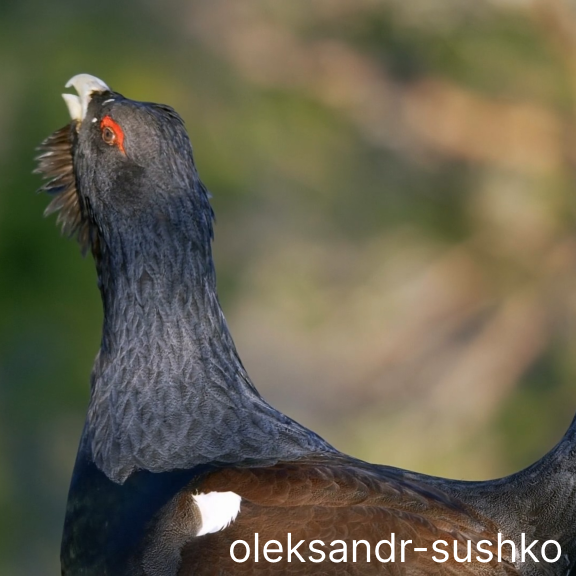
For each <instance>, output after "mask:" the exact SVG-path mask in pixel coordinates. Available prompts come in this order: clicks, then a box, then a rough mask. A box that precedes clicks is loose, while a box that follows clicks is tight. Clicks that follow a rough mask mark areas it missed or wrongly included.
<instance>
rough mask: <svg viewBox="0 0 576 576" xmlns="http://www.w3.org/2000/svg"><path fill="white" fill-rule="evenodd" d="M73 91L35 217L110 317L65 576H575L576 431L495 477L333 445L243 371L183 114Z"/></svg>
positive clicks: (49, 145) (54, 138)
mask: <svg viewBox="0 0 576 576" xmlns="http://www.w3.org/2000/svg"><path fill="white" fill-rule="evenodd" d="M69 86H73V87H74V88H75V89H76V90H77V92H78V94H79V96H76V95H72V94H65V95H64V98H65V100H66V103H67V105H68V108H69V111H70V114H71V116H72V122H71V123H70V124H68V125H66V126H65V127H64V128H62V129H60V130H58V131H56V132H55V133H54V134H52V135H51V136H50V137H48V138H47V139H46V140H45V141H44V143H43V144H42V146H41V151H42V153H41V155H40V156H39V164H38V169H37V170H38V172H40V173H41V174H42V175H44V176H45V177H46V178H47V179H48V182H47V183H46V184H45V185H44V187H43V188H42V190H44V191H46V192H48V193H49V194H52V195H53V196H54V199H53V200H52V202H51V204H50V205H49V207H48V208H47V213H52V212H58V213H59V214H58V221H59V222H60V223H61V224H62V227H63V230H64V232H65V233H66V234H68V235H73V236H76V237H77V238H78V240H79V241H80V243H81V245H82V247H83V248H84V249H90V250H91V251H92V254H93V256H94V260H95V262H96V268H97V272H98V285H99V288H100V291H101V295H102V302H103V307H104V324H103V333H102V342H101V347H100V351H99V353H98V356H97V358H96V361H95V365H94V369H93V372H92V379H91V394H90V404H89V408H88V414H87V418H86V424H85V427H84V431H83V433H82V438H81V440H80V448H79V450H78V456H77V460H76V465H75V468H74V473H73V477H72V482H71V486H70V492H69V498H68V505H67V509H66V519H65V525H64V535H63V540H62V551H61V560H62V574H64V575H66V576H80V575H94V576H104V575H109V576H120V575H131V576H136V575H150V576H175V575H180V576H184V575H192V574H195V575H210V574H324V575H328V574H349V575H355V574H362V575H364V574H389V575H392V574H403V575H414V576H416V575H425V574H441V575H451V574H458V575H465V574H471V575H472V574H473V575H488V574H490V575H497V574H498V575H500V574H502V575H504V574H508V575H511V574H523V575H535V574H548V575H567V574H569V573H570V571H571V570H572V568H573V567H574V565H575V563H576V422H575V423H573V424H572V426H571V427H570V429H569V430H568V432H567V433H566V435H565V437H564V438H563V439H562V441H561V442H560V443H559V444H558V445H557V446H556V447H555V448H554V449H553V450H552V451H551V452H550V453H548V454H547V455H546V456H545V457H544V458H542V460H540V461H539V462H537V463H536V464H534V465H532V466H530V467H529V468H527V469H526V470H524V471H522V472H519V473H517V474H514V475H512V476H509V477H507V478H503V479H500V480H493V481H488V482H463V481H454V480H445V479H442V478H435V477H430V476H425V475H422V474H416V473H413V472H407V471H404V470H400V469H397V468H392V467H387V466H379V465H373V464H367V463H365V462H362V461H360V460H356V459H354V458H352V457H350V456H346V455H345V454H342V453H340V452H338V451H337V450H336V449H334V448H333V447H332V446H330V444H328V443H327V442H326V441H324V440H323V439H322V438H320V437H319V436H317V435H316V434H314V433H313V432H311V431H310V430H307V429H306V428H304V427H303V426H301V425H299V424H297V423H296V422H294V421H293V420H291V419H290V418H288V417H287V416H285V415H284V414H282V413H280V412H278V411H277V410H275V409H274V408H273V407H271V406H270V405H269V404H268V403H267V402H266V401H265V400H264V399H263V398H262V397H261V396H260V395H259V393H258V391H257V390H256V388H255V387H254V385H253V384H252V382H251V381H250V378H249V377H248V374H247V373H246V371H245V370H244V367H243V366H242V363H241V361H240V359H239V357H238V354H237V352H236V349H235V347H234V342H233V341H232V338H231V336H230V333H229V331H228V328H227V326H226V322H225V319H224V316H223V314H222V310H221V309H220V305H219V303H218V297H217V295H216V279H215V273H214V265H213V262H212V256H211V241H212V218H213V214H212V210H211V207H210V204H209V200H208V197H209V196H208V193H207V191H206V188H205V187H204V185H203V184H202V182H201V181H200V179H199V177H198V172H197V170H196V167H195V165H194V160H193V156H192V148H191V145H190V142H189V140H188V136H187V134H186V131H185V128H184V124H183V122H182V120H181V119H180V117H179V116H178V114H177V113H176V112H175V111H174V110H173V109H172V108H170V107H169V106H165V105H160V104H152V103H145V102H136V101H134V100H129V99H127V98H125V97H124V96H122V95H121V94H119V93H117V92H114V91H113V90H111V89H110V88H108V86H106V84H104V82H102V81H101V80H99V79H97V78H95V77H93V76H89V75H87V74H80V75H78V76H75V77H74V78H72V79H71V80H70V82H69V83H68V84H67V87H69ZM301 541H302V542H301ZM482 541H484V542H482ZM504 541H507V542H504ZM536 541H537V542H536ZM551 541H554V542H551ZM526 549H527V550H526ZM470 550H471V553H470Z"/></svg>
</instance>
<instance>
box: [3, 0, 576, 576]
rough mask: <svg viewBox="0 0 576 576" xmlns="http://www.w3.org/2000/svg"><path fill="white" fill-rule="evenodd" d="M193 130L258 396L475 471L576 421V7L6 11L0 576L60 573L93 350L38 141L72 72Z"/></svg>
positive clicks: (343, 441)
mask: <svg viewBox="0 0 576 576" xmlns="http://www.w3.org/2000/svg"><path fill="white" fill-rule="evenodd" d="M79 72H88V73H90V74H94V75H96V76H99V77H101V78H102V79H103V80H104V81H105V82H107V83H108V84H109V85H110V86H111V87H113V88H114V89H115V90H117V91H119V92H121V93H123V94H125V95H126V96H128V97H131V98H134V99H140V100H151V101H159V102H164V103H167V104H171V105H172V106H174V107H175V108H176V109H177V110H178V111H179V112H180V113H181V114H182V116H183V117H184V119H185V120H186V123H187V126H188V129H189V132H190V135H191V139H192V142H193V145H194V147H195V155H196V161H197V164H198V166H199V170H200V174H201V176H202V178H203V180H204V182H205V183H206V185H207V186H208V188H209V189H210V190H211V191H212V193H213V195H214V198H213V205H214V207H215V210H216V213H217V218H218V220H217V226H216V242H215V246H214V249H215V259H216V266H217V270H218V280H219V289H220V296H221V300H222V302H223V306H224V309H225V312H226V315H227V318H228V321H229V323H230V326H231V329H232V333H233V335H234V336H235V338H236V342H237V345H238V347H239V350H240V353H241V355H242V357H243V359H244V361H245V364H246V366H247V368H248V371H249V372H250V374H251V375H252V377H253V380H254V382H255V383H256V385H257V386H258V387H259V389H260V390H261V391H262V393H263V394H264V396H265V397H266V398H267V399H268V400H270V401H271V402H272V403H273V404H275V405H276V406H278V407H279V408H281V409H283V410H284V411H285V412H287V413H288V414H290V415H291V416H293V417H294V418H296V419H298V420H300V421H302V422H303V423H304V424H306V425H308V426H310V427H311V428H313V429H315V430H316V431H318V432H319V433H321V434H322V435H324V436H325V437H326V438H327V439H329V440H330V441H331V442H332V443H334V444H335V445H336V446H337V447H338V448H340V449H342V450H344V451H347V452H350V453H352V454H354V455H356V456H358V457H362V458H365V459H368V460H372V461H377V462H383V463H388V464H393V465H396V466H402V467H405V468H411V469H417V470H419V471H423V472H428V473H431V474H440V475H443V476H452V477H457V478H477V479H482V478H490V477H495V476H499V475H504V474H507V473H510V472H512V471H515V470H517V469H519V468H520V467H522V466H525V465H527V464H529V463H531V462H532V461H533V460H535V459H537V458H539V457H540V456H541V455H542V454H543V453H544V452H546V451H547V450H548V449H550V448H551V447H552V445H553V444H554V443H555V442H556V441H557V440H558V439H559V438H560V437H561V435H562V434H563V432H564V429H565V428H566V427H567V426H568V424H569V422H570V419H571V417H572V415H573V413H574V411H575V409H576V383H575V380H576V379H575V373H576V354H575V352H576V184H575V183H576V180H575V167H576V130H575V127H576V124H575V110H576V6H574V5H573V4H572V5H571V4H569V3H567V2H563V1H562V0H541V1H530V0H525V1H522V0H516V1H512V0H491V1H488V0H434V2H430V1H429V0H411V1H410V2H406V1H404V0H387V1H386V0H290V1H289V2H287V1H286V2H284V1H283V2H279V1H275V0H252V1H249V2H237V1H234V0H203V1H200V0H198V1H186V2H184V1H179V0H168V1H165V2H150V1H146V0H138V1H136V0H133V1H128V2H123V3H120V2H111V1H109V0H103V1H100V2H98V3H96V2H87V1H84V0H81V1H78V0H77V1H74V2H72V1H63V0H55V1H54V2H50V3H46V2H40V1H38V0H21V1H19V2H17V3H16V2H3V3H1V4H0V574H2V575H7V576H12V575H14V576H20V575H23V576H30V575H42V576H44V575H47V574H57V573H59V565H58V553H59V540H60V532H61V526H62V519H63V512H64V505H65V498H66V492H67V488H68V482H69V478H70V474H71V469H72V465H73V459H74V456H75V452H76V447H77V442H78V438H79V435H80V431H81V427H82V423H83V419H84V413H85V409H86V405H87V399H88V391H89V387H88V378H89V373H90V369H91V365H92V361H93V358H94V356H95V354H96V351H97V349H98V344H99V336H100V326H101V309H100V302H99V295H98V291H97V289H96V285H95V273H94V270H93V265H92V262H91V260H90V258H86V259H84V260H83V259H82V258H81V257H80V254H79V249H78V246H77V245H75V243H73V242H70V241H67V240H65V239H63V238H61V237H60V235H59V233H58V231H57V230H56V229H55V226H54V222H53V218H52V219H50V220H49V221H47V220H44V219H43V218H42V211H43V209H44V207H45V206H46V205H47V203H48V199H47V198H45V197H42V196H36V195H34V190H35V189H36V188H38V187H39V186H40V180H39V178H38V177H36V176H33V175H32V174H31V170H32V169H33V166H34V163H33V157H34V155H35V152H34V148H35V146H36V145H37V144H39V142H40V141H41V140H42V139H43V138H44V137H46V136H47V135H48V134H50V133H51V132H52V131H54V130H55V129H57V128H59V127H60V126H62V125H64V124H65V123H67V122H68V121H69V120H68V115H67V112H66V108H65V106H64V103H63V101H62V99H61V98H60V96H59V94H60V93H61V92H62V91H63V85H64V83H65V82H66V81H67V80H68V79H69V78H70V77H71V76H73V75H74V74H77V73H79Z"/></svg>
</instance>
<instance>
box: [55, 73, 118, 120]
mask: <svg viewBox="0 0 576 576" xmlns="http://www.w3.org/2000/svg"><path fill="white" fill-rule="evenodd" d="M71 87H73V88H74V89H75V90H76V92H78V96H76V94H62V98H64V102H66V106H67V107H68V112H70V116H71V118H72V120H76V121H77V122H82V120H84V118H85V117H86V111H87V110H88V104H90V100H91V99H92V94H93V93H94V92H110V88H108V86H107V85H106V84H105V83H104V82H102V80H100V78H96V76H91V75H90V74H76V76H73V77H72V78H70V80H68V82H66V88H71Z"/></svg>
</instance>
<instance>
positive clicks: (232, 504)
mask: <svg viewBox="0 0 576 576" xmlns="http://www.w3.org/2000/svg"><path fill="white" fill-rule="evenodd" d="M193 498H194V502H196V504H197V505H198V508H199V509H200V515H201V516H202V525H201V526H200V529H199V530H198V532H197V534H196V536H202V535H203V534H212V533H213V532H218V531H219V530H223V529H224V528H226V526H229V525H230V524H231V523H232V522H233V521H234V520H235V518H236V516H238V512H240V501H241V500H242V498H241V497H240V496H238V494H236V493H235V492H208V494H196V495H195V496H193Z"/></svg>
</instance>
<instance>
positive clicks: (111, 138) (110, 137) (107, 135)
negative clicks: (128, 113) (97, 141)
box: [102, 126, 116, 146]
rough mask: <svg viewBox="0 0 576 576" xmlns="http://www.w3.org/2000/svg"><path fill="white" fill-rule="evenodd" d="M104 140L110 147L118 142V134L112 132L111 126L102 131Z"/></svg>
mask: <svg viewBox="0 0 576 576" xmlns="http://www.w3.org/2000/svg"><path fill="white" fill-rule="evenodd" d="M102 140H104V142H106V144H109V145H110V146H112V145H113V144H114V142H116V134H115V133H114V130H112V128H110V127H109V126H104V129H103V130H102Z"/></svg>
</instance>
